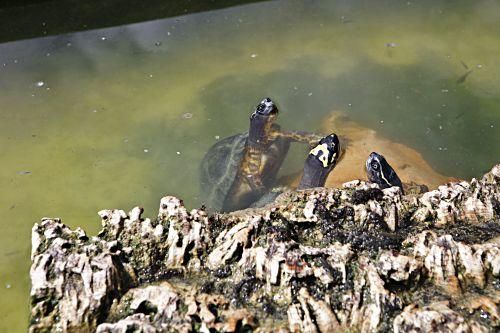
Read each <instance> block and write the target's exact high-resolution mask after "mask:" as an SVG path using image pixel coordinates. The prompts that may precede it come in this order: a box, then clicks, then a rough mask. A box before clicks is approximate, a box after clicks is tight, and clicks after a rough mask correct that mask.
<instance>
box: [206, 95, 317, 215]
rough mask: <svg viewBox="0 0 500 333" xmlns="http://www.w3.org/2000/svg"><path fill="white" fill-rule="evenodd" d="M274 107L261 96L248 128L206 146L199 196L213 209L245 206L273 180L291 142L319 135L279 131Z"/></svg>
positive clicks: (308, 140) (311, 140)
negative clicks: (210, 145) (207, 147)
mask: <svg viewBox="0 0 500 333" xmlns="http://www.w3.org/2000/svg"><path fill="white" fill-rule="evenodd" d="M278 113H279V111H278V107H277V106H276V104H275V103H274V102H273V101H272V100H271V98H269V97H266V98H264V99H263V100H262V101H261V102H260V103H259V104H258V105H257V106H256V108H255V110H254V112H253V113H252V114H251V116H250V128H249V131H248V132H245V133H239V134H236V135H233V136H230V137H227V138H225V139H223V140H221V141H219V142H217V143H215V144H214V145H213V146H212V147H210V148H209V150H208V151H207V153H206V154H205V156H204V158H203V160H202V162H201V172H200V174H201V179H200V184H201V197H202V198H203V199H204V200H205V204H206V205H207V206H208V208H210V209H213V210H215V211H223V212H229V211H235V210H239V209H243V208H247V207H249V206H250V205H251V204H252V203H253V202H255V201H256V200H258V199H259V198H260V197H261V196H262V195H263V194H264V193H266V192H268V191H269V190H270V189H271V188H272V187H273V185H274V183H275V181H276V176H277V174H278V171H279V169H280V167H281V165H282V163H283V161H284V159H285V157H286V155H287V153H288V150H289V148H290V143H291V142H301V143H306V144H308V145H309V146H310V147H314V146H316V144H317V143H318V142H319V141H320V140H321V138H322V137H321V136H319V135H317V134H314V133H308V132H303V131H282V130H281V128H280V126H279V125H278V124H276V123H275V120H276V118H277V116H278Z"/></svg>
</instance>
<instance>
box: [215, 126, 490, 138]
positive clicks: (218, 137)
mask: <svg viewBox="0 0 500 333" xmlns="http://www.w3.org/2000/svg"><path fill="white" fill-rule="evenodd" d="M491 127H493V125H491ZM219 139H220V136H218V135H216V136H215V140H219Z"/></svg>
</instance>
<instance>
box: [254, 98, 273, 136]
mask: <svg viewBox="0 0 500 333" xmlns="http://www.w3.org/2000/svg"><path fill="white" fill-rule="evenodd" d="M277 116H278V107H277V106H276V104H274V102H273V101H272V100H271V99H270V98H269V97H266V98H264V99H263V100H262V101H261V102H260V103H259V104H258V105H257V107H256V108H255V111H254V112H253V113H252V115H251V116H250V131H249V139H250V141H251V142H252V143H254V144H265V143H267V141H268V138H269V135H270V134H271V127H272V125H273V123H274V121H275V120H276V117H277Z"/></svg>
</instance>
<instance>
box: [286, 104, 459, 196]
mask: <svg viewBox="0 0 500 333" xmlns="http://www.w3.org/2000/svg"><path fill="white" fill-rule="evenodd" d="M321 131H322V132H324V133H336V134H337V135H338V136H340V138H341V140H343V141H344V142H347V144H346V145H345V152H344V155H343V157H342V160H341V161H340V162H339V163H338V164H337V166H336V167H335V169H334V170H333V171H332V172H331V173H330V175H329V177H328V179H327V181H326V184H325V187H340V186H342V184H343V183H345V182H348V181H351V180H352V179H366V171H365V162H366V159H367V158H368V156H369V155H370V153H371V152H373V151H375V152H378V153H380V154H382V155H384V157H385V158H386V159H387V161H388V162H389V163H390V164H391V166H392V167H393V168H394V170H396V172H397V174H398V176H399V178H401V180H402V181H403V183H411V182H414V183H417V184H425V185H427V186H428V187H429V189H435V188H437V187H438V186H439V185H442V184H445V183H447V182H450V181H456V180H457V179H456V178H453V177H448V176H446V175H442V174H440V173H438V172H437V171H435V170H434V169H433V168H432V167H431V166H430V165H429V163H427V161H426V160H425V159H424V158H423V156H422V154H421V153H419V152H418V151H416V150H415V149H413V148H411V147H408V146H406V145H404V144H401V143H398V142H394V141H391V140H389V139H388V138H385V137H384V136H383V135H381V134H380V133H378V132H377V131H375V130H374V129H370V128H367V127H363V126H361V125H359V124H357V123H356V122H354V121H352V120H351V119H350V118H349V117H348V116H347V115H346V114H345V113H343V112H341V111H333V112H332V113H331V114H330V115H329V116H327V117H326V118H325V119H324V120H323V121H322V127H321ZM298 179H300V177H299V178H298ZM298 179H294V180H293V182H292V186H293V187H296V186H297V184H298Z"/></svg>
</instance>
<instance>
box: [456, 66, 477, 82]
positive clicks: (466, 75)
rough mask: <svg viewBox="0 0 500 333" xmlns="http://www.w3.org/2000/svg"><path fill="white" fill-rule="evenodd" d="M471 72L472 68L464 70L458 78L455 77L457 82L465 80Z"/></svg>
mask: <svg viewBox="0 0 500 333" xmlns="http://www.w3.org/2000/svg"><path fill="white" fill-rule="evenodd" d="M472 72H473V70H472V69H469V70H468V71H467V72H465V74H464V75H462V76H460V77H459V78H458V79H457V84H461V83H464V82H465V80H466V79H467V77H468V76H469V75H470V74H471V73H472Z"/></svg>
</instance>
